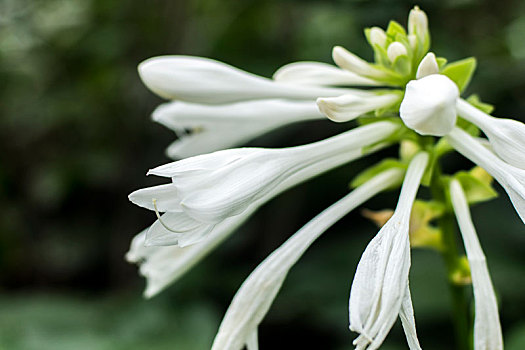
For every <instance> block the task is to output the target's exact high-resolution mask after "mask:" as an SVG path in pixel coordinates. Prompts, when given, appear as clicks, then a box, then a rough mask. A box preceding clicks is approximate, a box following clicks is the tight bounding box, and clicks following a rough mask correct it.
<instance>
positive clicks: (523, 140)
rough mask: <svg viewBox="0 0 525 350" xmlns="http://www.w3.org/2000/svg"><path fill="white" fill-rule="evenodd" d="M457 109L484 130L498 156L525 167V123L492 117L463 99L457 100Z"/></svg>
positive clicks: (519, 166) (512, 163) (463, 116)
mask: <svg viewBox="0 0 525 350" xmlns="http://www.w3.org/2000/svg"><path fill="white" fill-rule="evenodd" d="M457 110H458V114H459V115H460V116H461V117H462V118H464V119H466V120H468V121H469V122H471V123H473V124H475V125H476V126H478V127H479V128H480V129H481V130H483V132H484V133H485V135H487V138H488V139H489V141H490V144H491V145H492V149H493V150H494V152H496V154H497V155H498V156H500V157H501V158H502V159H503V160H505V161H506V162H507V163H509V164H511V165H513V166H515V167H518V168H521V169H525V124H523V123H521V122H519V121H517V120H513V119H502V118H495V117H492V116H490V115H488V114H485V113H483V112H482V111H480V110H479V109H477V108H476V107H474V106H472V105H471V104H470V103H468V102H467V101H465V100H462V99H460V100H458V101H457Z"/></svg>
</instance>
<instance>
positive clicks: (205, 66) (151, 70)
mask: <svg viewBox="0 0 525 350" xmlns="http://www.w3.org/2000/svg"><path fill="white" fill-rule="evenodd" d="M138 70H139V74H140V77H141V78H142V81H143V82H144V84H145V85H146V86H147V87H148V88H149V89H150V90H151V91H153V92H154V93H156V94H157V95H159V96H161V97H164V98H166V99H170V100H171V99H176V100H183V101H188V102H196V103H212V104H213V103H229V102H237V101H243V100H253V99H268V98H286V99H299V100H305V99H315V98H317V97H319V96H338V95H341V94H343V93H345V91H346V92H351V91H355V93H357V94H359V91H358V90H352V89H339V88H328V87H314V86H301V85H293V84H283V83H278V82H275V81H272V80H271V79H267V78H263V77H259V76H257V75H254V74H251V73H248V72H245V71H242V70H240V69H237V68H234V67H232V66H230V65H227V64H225V63H222V62H218V61H215V60H212V59H208V58H203V57H191V56H160V57H154V58H150V59H148V60H146V61H144V62H142V63H141V64H140V65H139V67H138Z"/></svg>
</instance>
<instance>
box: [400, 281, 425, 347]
mask: <svg viewBox="0 0 525 350" xmlns="http://www.w3.org/2000/svg"><path fill="white" fill-rule="evenodd" d="M399 318H400V319H401V323H402V325H403V330H404V331H405V336H406V338H407V343H408V347H409V349H410V350H421V346H420V345H419V340H418V339H417V333H416V320H415V319H414V307H413V306H412V297H411V296H410V287H409V286H408V284H407V288H406V292H405V296H404V298H403V303H402V304H401V310H400V312H399Z"/></svg>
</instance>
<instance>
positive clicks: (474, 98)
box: [467, 94, 494, 114]
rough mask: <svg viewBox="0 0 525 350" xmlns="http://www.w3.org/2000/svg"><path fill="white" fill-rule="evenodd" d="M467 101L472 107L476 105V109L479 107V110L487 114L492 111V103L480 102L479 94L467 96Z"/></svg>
mask: <svg viewBox="0 0 525 350" xmlns="http://www.w3.org/2000/svg"><path fill="white" fill-rule="evenodd" d="M467 102H468V103H470V104H471V105H473V106H474V107H476V108H477V109H479V110H480V111H482V112H485V113H487V114H490V113H492V111H494V106H493V105H491V104H488V103H485V102H482V101H481V100H480V98H479V96H478V95H476V94H473V95H470V96H469V97H468V98H467Z"/></svg>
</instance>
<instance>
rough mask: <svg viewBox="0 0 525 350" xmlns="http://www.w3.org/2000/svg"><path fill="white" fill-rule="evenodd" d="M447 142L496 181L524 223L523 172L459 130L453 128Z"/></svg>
mask: <svg viewBox="0 0 525 350" xmlns="http://www.w3.org/2000/svg"><path fill="white" fill-rule="evenodd" d="M447 141H448V142H449V143H450V144H451V145H452V147H454V148H455V149H456V150H457V151H458V152H459V153H461V154H463V155H464V156H465V157H467V158H468V159H470V160H471V161H473V162H474V163H476V164H477V165H479V166H480V167H482V168H483V169H485V170H486V171H487V172H488V173H489V174H491V175H492V176H493V177H494V178H495V179H496V180H498V182H499V183H500V185H501V186H503V188H504V189H505V191H506V192H507V194H508V195H509V197H510V200H511V201H512V204H513V205H514V208H515V209H516V211H517V212H518V215H519V216H520V218H521V220H522V221H523V222H524V223H525V170H523V169H520V168H517V167H514V166H512V165H510V164H508V163H506V162H505V161H503V160H501V158H500V157H498V156H497V155H496V154H495V153H493V152H492V151H491V150H490V149H488V148H487V147H485V146H484V145H483V144H482V143H480V142H479V141H477V140H476V139H475V138H474V137H472V136H470V135H469V134H468V133H466V132H465V131H463V130H461V129H459V128H455V129H454V130H453V131H452V132H451V133H450V134H448V135H447Z"/></svg>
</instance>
